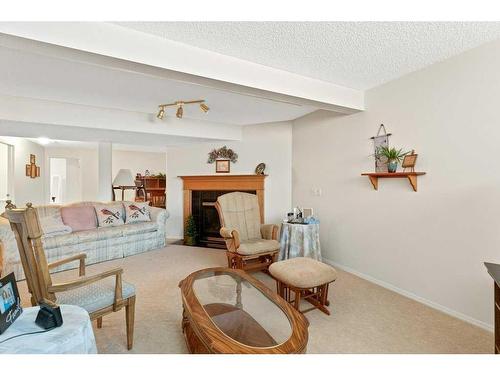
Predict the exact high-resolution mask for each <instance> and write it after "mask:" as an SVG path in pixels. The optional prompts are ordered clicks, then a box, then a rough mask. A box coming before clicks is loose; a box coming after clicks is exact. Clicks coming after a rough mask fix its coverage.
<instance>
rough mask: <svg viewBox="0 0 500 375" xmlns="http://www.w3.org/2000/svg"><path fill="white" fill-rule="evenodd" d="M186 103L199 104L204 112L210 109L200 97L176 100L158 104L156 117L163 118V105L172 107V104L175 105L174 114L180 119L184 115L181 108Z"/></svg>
mask: <svg viewBox="0 0 500 375" xmlns="http://www.w3.org/2000/svg"><path fill="white" fill-rule="evenodd" d="M187 104H200V109H201V110H202V111H203V112H204V113H207V112H208V111H209V110H210V108H209V107H208V105H206V104H205V100H204V99H200V100H188V101H184V100H178V101H176V102H174V103H168V104H160V105H159V106H158V114H157V115H156V117H157V118H158V119H160V120H163V117H164V116H165V107H174V106H177V112H176V113H175V116H176V117H177V118H179V119H180V118H182V116H183V115H184V108H183V106H185V105H187Z"/></svg>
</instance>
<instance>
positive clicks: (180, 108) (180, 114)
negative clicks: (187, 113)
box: [175, 105, 184, 118]
mask: <svg viewBox="0 0 500 375" xmlns="http://www.w3.org/2000/svg"><path fill="white" fill-rule="evenodd" d="M183 114H184V110H183V109H182V105H180V106H179V107H177V113H176V114H175V115H176V116H177V118H182V115H183Z"/></svg>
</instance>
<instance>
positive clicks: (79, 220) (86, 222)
mask: <svg viewBox="0 0 500 375" xmlns="http://www.w3.org/2000/svg"><path fill="white" fill-rule="evenodd" d="M61 216H62V220H63V223H64V224H65V225H67V226H69V227H71V229H73V232H79V231H82V230H90V229H96V228H97V218H96V215H95V210H94V207H93V206H76V207H61Z"/></svg>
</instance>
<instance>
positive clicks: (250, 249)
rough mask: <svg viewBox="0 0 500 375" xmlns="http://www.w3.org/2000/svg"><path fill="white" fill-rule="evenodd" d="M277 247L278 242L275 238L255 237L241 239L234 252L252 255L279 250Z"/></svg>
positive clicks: (278, 245) (278, 246)
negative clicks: (252, 238) (253, 238)
mask: <svg viewBox="0 0 500 375" xmlns="http://www.w3.org/2000/svg"><path fill="white" fill-rule="evenodd" d="M279 248H280V243H279V242H278V241H276V240H261V239H255V240H245V241H241V244H240V247H239V248H238V249H237V251H236V252H237V253H238V254H240V255H254V254H260V253H268V252H270V251H275V250H279Z"/></svg>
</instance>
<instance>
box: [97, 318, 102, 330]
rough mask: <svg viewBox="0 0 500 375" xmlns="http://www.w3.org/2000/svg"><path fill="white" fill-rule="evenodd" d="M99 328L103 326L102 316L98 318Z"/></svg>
mask: <svg viewBox="0 0 500 375" xmlns="http://www.w3.org/2000/svg"><path fill="white" fill-rule="evenodd" d="M97 328H102V316H101V317H100V318H97Z"/></svg>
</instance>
